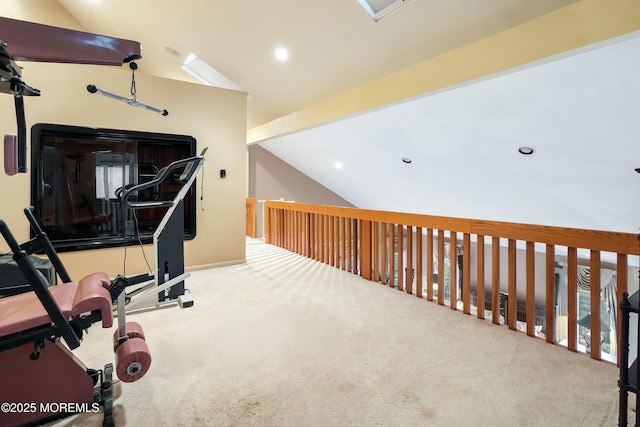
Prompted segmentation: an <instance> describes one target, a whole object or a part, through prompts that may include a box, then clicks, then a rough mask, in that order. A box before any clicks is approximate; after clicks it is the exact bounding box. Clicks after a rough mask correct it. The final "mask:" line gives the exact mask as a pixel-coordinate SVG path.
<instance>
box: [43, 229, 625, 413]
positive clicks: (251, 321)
mask: <svg viewBox="0 0 640 427" xmlns="http://www.w3.org/2000/svg"><path fill="white" fill-rule="evenodd" d="M187 287H188V288H189V289H190V291H191V293H192V295H193V297H194V299H195V305H194V306H193V307H192V308H187V309H180V308H178V307H177V306H174V307H171V308H165V309H159V310H153V311H147V312H144V313H137V314H133V315H130V316H129V317H128V319H129V320H133V321H137V322H139V323H141V324H142V325H143V327H144V329H145V333H146V336H147V343H148V344H149V347H150V349H151V352H152V355H153V364H152V366H151V369H150V370H149V372H148V374H147V375H146V376H145V377H144V378H142V379H141V380H140V381H138V382H135V383H128V384H127V383H119V384H117V385H116V391H117V394H118V397H117V400H116V402H115V405H116V408H115V413H116V425H118V426H125V425H126V426H144V425H149V426H423V425H433V426H613V425H617V402H618V390H617V386H616V381H617V378H618V370H617V369H616V367H615V366H613V365H610V364H606V363H603V362H596V361H593V360H591V359H590V358H588V357H587V356H584V355H580V354H573V353H571V352H569V351H567V350H566V349H565V348H563V347H559V346H553V345H549V344H546V343H545V342H543V341H542V340H540V339H534V338H529V337H527V336H526V335H525V334H524V333H521V332H512V331H509V330H508V329H507V328H506V327H504V326H495V325H491V324H490V323H487V322H484V321H480V320H477V319H476V318H474V317H471V316H465V315H464V314H462V313H461V312H454V311H452V310H450V309H449V308H446V307H442V306H438V305H437V304H434V303H430V302H427V301H426V300H420V299H418V298H416V297H414V296H409V295H406V294H404V293H402V292H398V291H397V290H395V289H391V288H388V287H386V286H383V285H381V284H377V283H373V282H368V281H365V280H363V279H361V278H359V277H357V276H355V275H353V274H350V273H347V272H343V271H339V270H336V269H334V268H331V267H329V266H326V265H323V264H320V263H317V262H315V261H312V260H308V259H306V258H303V257H300V256H297V255H294V254H291V253H289V252H287V251H284V250H281V249H278V248H275V247H272V246H270V245H266V244H264V243H261V242H259V241H256V240H250V241H248V245H247V263H246V264H242V265H235V266H228V267H221V268H216V269H211V270H206V271H196V272H193V273H192V276H191V277H190V278H189V279H188V281H187ZM112 333H113V330H101V329H99V328H98V327H95V326H94V327H93V328H91V330H90V331H89V335H87V336H86V337H85V340H84V342H83V345H82V346H81V348H80V349H79V350H78V351H77V352H76V354H77V355H78V356H79V357H80V359H82V360H83V361H84V362H85V363H86V364H87V365H88V366H90V367H95V368H97V367H100V366H102V365H104V364H105V363H107V362H111V361H113V351H112V349H111V347H112V343H111V335H112ZM100 424H101V414H82V415H79V416H76V417H75V418H70V419H67V420H65V421H61V422H58V423H56V424H55V425H96V426H98V425H100Z"/></svg>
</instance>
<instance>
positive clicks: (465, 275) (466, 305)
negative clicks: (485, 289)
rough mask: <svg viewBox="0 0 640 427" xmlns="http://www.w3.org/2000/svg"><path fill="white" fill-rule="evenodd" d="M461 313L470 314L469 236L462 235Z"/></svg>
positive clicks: (466, 234) (467, 234)
mask: <svg viewBox="0 0 640 427" xmlns="http://www.w3.org/2000/svg"><path fill="white" fill-rule="evenodd" d="M460 274H462V312H463V313H464V314H471V289H470V279H471V277H470V276H471V235H470V234H469V233H464V235H463V237H462V272H461V273H460Z"/></svg>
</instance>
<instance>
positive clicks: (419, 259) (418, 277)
mask: <svg viewBox="0 0 640 427" xmlns="http://www.w3.org/2000/svg"><path fill="white" fill-rule="evenodd" d="M423 262H424V260H423V258H422V227H416V296H417V297H418V298H422V263H423Z"/></svg>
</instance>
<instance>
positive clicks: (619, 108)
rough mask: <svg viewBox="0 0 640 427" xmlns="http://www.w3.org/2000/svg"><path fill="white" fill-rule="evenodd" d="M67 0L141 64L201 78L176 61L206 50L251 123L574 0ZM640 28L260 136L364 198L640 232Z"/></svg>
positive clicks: (402, 207) (366, 203) (314, 174)
mask: <svg viewBox="0 0 640 427" xmlns="http://www.w3.org/2000/svg"><path fill="white" fill-rule="evenodd" d="M582 1H591V0H582ZM58 3H59V4H60V5H61V6H62V7H64V8H65V9H66V10H67V11H68V12H69V13H70V14H71V15H73V17H74V18H75V19H76V20H77V21H78V22H79V23H80V24H81V25H82V26H83V27H84V28H85V29H86V30H87V31H91V32H95V33H102V34H108V35H112V36H116V37H121V38H128V39H133V40H137V41H140V42H141V43H142V45H143V59H142V60H141V61H139V67H140V71H141V72H145V73H149V74H153V75H157V76H161V77H166V78H171V79H180V80H187V81H193V82H195V81H196V80H194V79H193V78H192V77H191V76H190V75H188V74H187V73H186V72H184V71H183V70H182V69H181V67H180V66H181V64H182V62H183V61H184V59H185V58H186V56H187V55H188V54H189V53H191V52H193V53H195V54H197V55H198V56H199V57H200V58H201V59H203V60H205V61H206V62H207V63H209V64H210V65H212V66H213V67H214V68H215V69H217V70H218V71H220V72H221V73H222V74H224V75H225V76H226V77H228V78H229V79H230V80H232V81H233V82H235V83H236V84H237V85H238V86H239V87H240V88H241V89H242V90H244V91H246V92H247V93H248V94H249V100H248V111H247V114H248V123H247V127H248V129H251V128H254V127H256V126H258V125H263V124H265V123H269V122H271V121H274V120H276V119H278V118H281V117H284V116H287V115H289V114H292V113H294V112H296V111H300V110H303V109H305V108H307V107H309V106H312V105H314V104H317V103H319V102H322V101H323V100H326V99H329V98H332V97H335V96H338V95H340V94H343V93H345V92H348V91H352V90H354V89H355V88H358V87H361V86H362V85H366V84H369V83H371V82H374V81H376V80H378V79H381V78H383V77H385V76H389V75H392V74H393V73H397V72H399V71H400V70H404V69H407V68H408V67H411V66H413V65H414V64H418V63H421V62H422V61H426V60H429V59H430V58H434V57H437V56H439V55H443V54H445V53H446V52H450V51H452V50H454V49H457V48H459V47H461V46H465V45H468V44H470V43H472V42H475V41H477V40H480V39H483V38H485V37H488V36H491V35H493V34H496V33H499V32H501V31H505V30H508V29H509V28H512V27H516V26H518V25H520V24H522V23H525V22H527V21H530V20H533V19H536V18H538V17H540V16H543V15H545V14H549V13H552V12H554V11H556V10H559V9H561V8H563V7H566V6H569V5H572V4H574V3H576V0H537V1H523V0H483V1H481V2H480V1H469V0H449V1H446V2H444V1H441V0H412V1H407V2H406V4H405V5H404V6H402V7H401V8H399V9H398V10H396V11H395V12H393V13H392V14H390V15H388V16H387V17H385V18H383V19H382V20H380V21H378V22H375V21H374V20H372V19H371V17H370V16H369V15H368V14H367V13H366V12H365V11H364V9H363V8H362V7H361V5H360V4H359V2H358V0H323V1H320V2H311V1H303V0H272V1H263V0H236V1H222V0H183V1H182V2H177V1H168V2H162V3H160V2H158V1H157V0H136V1H134V2H132V1H126V0H109V1H107V0H92V1H88V0H58ZM614 3H620V2H619V1H617V0H616V1H615V2H614ZM595 18H596V17H594V19H595ZM639 37H640V35H638V34H635V33H634V34H628V35H626V36H622V37H621V38H617V39H613V40H609V41H606V42H603V43H600V44H597V45H593V46H587V47H585V48H582V49H579V50H577V51H571V52H567V53H565V54H563V55H560V56H555V57H551V58H546V59H544V60H542V61H539V62H536V63H533V64H528V65H526V66H521V67H517V68H514V69H509V70H504V71H503V72H500V73H497V74H492V75H488V76H485V77H483V78H481V79H476V80H473V81H470V82H466V83H464V84H458V85H455V86H452V87H447V88H442V89H441V90H438V91H435V92H430V93H425V94H423V95H420V96H415V97H412V98H411V99H408V100H405V101H402V102H395V103H393V104H391V105H387V106H379V107H378V108H373V109H370V110H367V111H361V112H359V113H358V114H352V115H350V116H348V117H343V118H340V119H337V120H332V121H330V122H328V123H322V124H319V125H317V126H312V127H308V128H304V129H299V130H296V131H295V132H288V133H283V134H281V135H273V137H271V138H268V139H265V140H263V141H261V142H260V144H261V145H262V146H263V147H264V148H266V149H267V150H269V151H271V152H272V153H274V154H275V155H277V156H279V157H280V158H282V159H283V160H285V161H286V162H288V163H289V164H291V165H292V166H294V167H295V168H297V169H299V170H300V171H302V172H303V173H305V174H307V175H308V176H310V177H311V178H313V179H315V180H316V181H318V182H320V183H321V184H323V185H325V186H326V187H327V188H329V189H330V190H332V191H334V192H335V193H337V194H338V195H340V196H342V197H343V198H345V199H347V200H348V201H350V202H351V203H353V204H354V205H356V206H358V207H363V208H371V209H384V210H396V211H406V212H418V213H429V214H437V215H448V216H461V217H474V218H484V219H496V220H507V221H515V222H528V223H542V224H552V225H562V226H571V227H580V228H592V229H604V230H616V231H626V232H637V231H638V227H639V226H640V175H639V174H637V173H636V172H635V171H634V169H635V168H638V167H640V148H639V147H640V125H639V123H640V120H639V119H638V118H639V117H640V79H638V77H637V76H638V75H639V73H638V71H639V70H640V38H639ZM277 47H284V48H286V49H287V50H288V51H289V59H288V61H286V62H281V61H278V60H277V59H276V58H275V56H274V51H275V49H276V48H277ZM521 146H529V147H533V148H534V149H535V152H534V153H533V154H532V155H529V156H524V155H522V154H519V153H518V148H519V147H521ZM403 158H407V159H411V163H405V162H403V160H402V159H403ZM337 162H339V163H341V164H342V168H341V169H338V168H336V163H337Z"/></svg>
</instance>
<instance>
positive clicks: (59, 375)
mask: <svg viewBox="0 0 640 427" xmlns="http://www.w3.org/2000/svg"><path fill="white" fill-rule="evenodd" d="M25 214H26V215H27V218H28V219H29V221H30V222H32V221H35V218H33V215H32V214H31V211H30V210H29V209H25ZM32 226H34V223H33V222H32ZM35 226H36V227H37V228H36V232H38V237H36V239H34V240H32V241H30V242H27V243H25V244H23V245H18V243H17V242H16V240H15V238H14V237H13V235H12V234H11V231H10V230H9V228H8V227H7V225H6V224H5V223H4V221H2V220H0V233H1V234H2V236H3V237H4V238H5V240H6V241H7V244H8V245H9V247H10V248H11V251H12V252H13V259H14V260H15V261H16V263H17V264H18V266H19V267H20V269H21V271H22V273H23V274H24V276H25V277H26V278H27V280H28V281H29V285H30V287H31V289H32V290H31V291H29V292H25V293H22V294H19V295H14V296H10V297H5V298H0V403H1V404H2V405H3V406H2V408H1V409H2V410H0V425H2V426H14V425H23V424H29V423H43V422H47V421H50V420H53V419H56V418H60V417H63V416H66V415H70V414H73V413H82V412H98V411H99V410H100V407H101V406H103V407H104V425H105V426H112V425H113V414H112V406H113V394H112V372H113V365H112V364H107V365H106V366H105V367H104V370H95V369H89V368H87V367H86V366H85V365H84V364H83V363H82V362H81V361H80V360H79V359H78V358H77V357H75V355H74V354H73V353H72V352H71V350H73V349H75V348H77V347H79V346H80V341H81V340H82V335H83V332H84V331H85V330H87V329H88V328H89V327H91V325H93V324H94V323H100V324H101V325H102V327H103V328H111V327H112V326H113V323H114V322H113V305H112V296H111V294H110V292H109V290H108V289H107V288H108V286H109V284H110V281H109V277H108V276H107V275H106V274H105V273H93V274H90V275H88V276H86V277H84V278H82V279H81V280H80V281H78V282H71V281H68V282H66V283H63V284H62V285H58V286H53V287H50V288H49V287H48V286H47V283H46V281H45V280H44V277H43V276H42V275H39V274H38V273H37V271H36V268H35V266H34V265H33V264H32V263H31V262H30V260H29V257H28V254H27V251H26V250H25V248H32V247H33V246H34V245H35V246H39V244H36V243H34V242H36V241H38V239H40V240H42V239H46V235H45V238H43V237H41V236H40V234H39V232H41V231H42V230H41V229H40V228H39V226H37V223H36V224H35ZM43 234H44V233H43ZM46 241H47V242H48V239H47V240H46ZM49 243H50V242H49ZM43 246H44V247H45V249H44V250H45V253H46V254H47V256H48V257H49V258H50V259H51V261H52V263H53V264H54V265H61V262H60V259H59V258H58V257H57V254H56V253H55V251H53V249H52V248H50V250H51V251H52V252H50V250H49V249H47V245H43ZM64 275H65V276H68V275H67V274H66V272H65V273H64ZM121 314H122V316H123V315H124V313H118V317H119V319H118V320H119V323H121V322H123V321H124V318H123V317H121ZM124 326H125V327H124V329H125V330H126V332H125V333H124V334H122V333H120V332H119V331H116V334H115V335H114V351H115V353H116V354H115V359H116V374H117V376H118V378H120V379H121V380H122V381H123V382H132V381H136V380H138V379H140V378H142V377H143V376H144V375H145V374H146V372H147V371H148V369H149V366H150V364H151V355H150V353H149V349H148V347H147V345H146V342H145V338H144V333H143V332H142V328H141V327H140V325H138V324H137V323H134V322H129V323H126V324H124ZM123 335H124V336H123ZM63 341H64V342H63ZM65 344H66V345H65Z"/></svg>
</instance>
